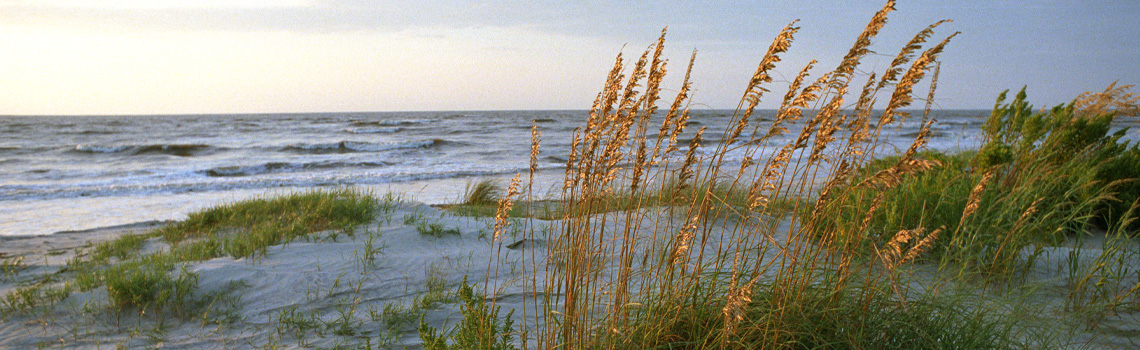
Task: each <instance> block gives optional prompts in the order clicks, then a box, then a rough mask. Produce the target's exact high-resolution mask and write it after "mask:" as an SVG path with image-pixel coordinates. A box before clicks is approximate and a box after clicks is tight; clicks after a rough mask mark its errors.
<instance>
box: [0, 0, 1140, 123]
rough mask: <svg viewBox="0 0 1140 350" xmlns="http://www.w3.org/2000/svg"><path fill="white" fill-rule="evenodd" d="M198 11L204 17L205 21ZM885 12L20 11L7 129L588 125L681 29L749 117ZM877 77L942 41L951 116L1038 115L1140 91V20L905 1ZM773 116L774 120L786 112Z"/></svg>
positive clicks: (494, 7) (298, 6)
mask: <svg viewBox="0 0 1140 350" xmlns="http://www.w3.org/2000/svg"><path fill="white" fill-rule="evenodd" d="M187 3H189V4H192V5H187ZM882 5H883V1H861V0H842V1H840V0H836V1H665V2H652V3H650V2H613V3H605V2H596V1H582V0H573V1H502V0H484V1H472V2H433V3H431V4H425V3H424V2H423V1H419V0H407V1H403V0H401V1H363V0H280V1H276V0H196V1H179V0H102V1H100V0H0V114H20V115H24V114H155V113H247V112H248V113H262V112H336V111H404V110H492V109H586V108H589V107H590V103H591V102H592V101H593V98H594V96H595V95H596V94H597V91H598V89H600V87H601V83H602V79H603V78H604V76H605V74H606V72H607V71H608V69H609V67H610V66H611V65H612V63H613V58H614V57H615V56H616V55H617V53H618V52H624V53H625V55H626V56H627V57H630V58H634V57H636V56H637V55H640V54H641V52H642V51H644V49H645V48H646V47H647V46H648V45H649V44H650V43H652V41H653V40H654V39H656V37H657V36H658V34H659V32H660V30H661V28H663V27H665V26H668V27H669V34H668V42H667V44H666V56H667V57H668V58H670V68H671V69H670V72H671V73H673V79H669V80H667V81H666V84H667V88H668V89H670V90H672V89H676V87H677V81H678V80H679V76H680V75H681V74H682V73H683V68H684V65H685V64H686V63H687V60H688V57H689V54H690V52H691V51H692V50H694V49H696V50H699V53H698V55H697V61H696V65H695V67H694V69H693V82H694V89H695V91H694V93H693V103H694V104H695V106H696V107H698V108H703V107H710V108H731V107H735V106H736V103H737V100H738V99H739V98H740V95H741V93H742V92H743V91H742V90H743V89H744V84H745V82H746V81H747V80H748V79H749V77H750V76H751V74H752V72H753V71H754V70H755V68H756V64H757V63H759V59H760V56H761V55H762V54H763V53H764V51H765V50H766V49H767V48H768V45H769V43H770V42H771V39H772V38H773V37H774V36H775V35H776V33H777V32H778V31H779V30H780V29H781V28H782V27H784V25H786V24H787V23H788V22H790V21H792V20H794V19H800V20H801V21H800V22H799V26H801V27H802V29H801V30H800V32H799V33H798V35H797V36H796V40H795V42H793V44H792V48H791V51H790V52H789V53H788V54H787V55H785V56H784V61H783V62H781V63H780V64H779V66H778V67H777V73H778V74H777V75H776V78H777V80H778V82H776V83H775V84H773V85H772V88H773V90H774V91H777V93H773V94H772V95H771V97H770V98H769V100H775V99H776V98H777V97H776V95H778V94H782V91H779V90H778V89H782V88H783V87H784V86H785V85H786V83H784V82H779V80H790V79H791V78H792V77H793V76H794V75H795V73H796V72H798V71H799V69H800V68H802V66H803V65H804V64H805V63H806V62H807V61H808V60H809V59H812V58H814V59H817V60H819V61H820V62H821V63H820V65H818V68H817V71H818V72H822V71H824V70H830V69H833V68H834V67H835V65H836V64H837V63H838V60H839V59H840V58H841V57H842V56H843V54H844V53H845V52H846V51H847V49H848V48H850V46H851V43H852V41H853V40H854V38H855V37H856V36H857V35H858V34H859V32H860V31H861V30H862V28H863V27H864V26H865V25H866V22H867V20H868V19H869V18H870V17H871V15H873V14H874V13H875V11H877V10H878V9H879V8H880V7H882ZM896 8H897V9H898V11H896V12H894V13H892V15H891V17H890V22H889V23H888V24H887V27H886V28H885V29H884V32H883V33H882V34H881V35H880V36H879V37H878V38H877V39H876V41H875V45H874V46H873V47H872V49H873V50H875V51H876V52H878V53H879V54H878V55H873V56H871V57H869V58H868V61H867V64H866V65H865V66H863V67H862V73H864V74H865V73H869V72H870V71H872V70H873V71H876V72H881V71H882V70H883V69H885V68H886V65H887V64H888V63H889V61H890V59H891V58H893V57H894V55H895V54H896V53H897V52H898V49H899V48H900V47H901V46H902V45H903V44H904V43H905V42H906V41H907V40H909V39H910V37H912V36H913V35H914V33H916V32H917V31H918V30H921V29H922V28H924V27H925V26H926V25H928V24H930V23H933V22H935V21H937V20H940V19H952V20H954V22H953V23H948V24H945V25H943V26H942V27H939V29H938V30H937V32H936V34H935V38H934V39H933V40H941V38H943V37H945V36H946V35H949V34H950V33H953V32H955V31H961V32H962V34H960V35H958V36H957V37H956V38H954V40H953V41H952V42H951V44H950V45H949V47H948V48H947V50H946V51H945V53H944V54H943V55H942V56H941V61H942V62H943V65H942V77H941V79H940V81H939V91H938V95H937V98H936V102H937V104H938V106H940V107H941V108H990V107H992V106H993V102H994V98H995V97H996V96H997V94H998V93H999V92H1001V91H1002V90H1005V89H1019V88H1021V86H1023V85H1028V87H1029V94H1030V99H1031V101H1033V103H1034V104H1035V105H1037V106H1038V107H1044V106H1048V105H1053V104H1057V103H1063V102H1068V101H1069V100H1070V99H1072V98H1073V97H1074V96H1076V95H1077V94H1078V93H1080V92H1083V91H1088V90H1102V89H1104V87H1106V86H1107V85H1108V84H1109V83H1111V82H1113V81H1116V80H1119V81H1120V82H1121V83H1122V84H1136V83H1140V24H1138V23H1137V21H1138V18H1140V2H1138V1H1134V0H1120V1H1025V0H1018V1H976V2H975V1H961V2H953V1H905V0H904V1H899V3H898V5H897V6H896ZM765 106H769V107H770V106H771V104H766V105H765Z"/></svg>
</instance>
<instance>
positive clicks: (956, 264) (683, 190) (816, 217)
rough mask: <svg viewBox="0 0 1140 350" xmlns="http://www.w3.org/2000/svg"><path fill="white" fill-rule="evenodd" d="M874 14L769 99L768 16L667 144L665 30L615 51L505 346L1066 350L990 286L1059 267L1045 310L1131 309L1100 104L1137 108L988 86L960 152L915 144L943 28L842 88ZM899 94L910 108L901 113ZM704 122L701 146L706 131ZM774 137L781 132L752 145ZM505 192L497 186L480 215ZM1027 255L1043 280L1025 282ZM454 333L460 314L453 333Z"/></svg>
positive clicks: (676, 109) (1131, 193) (1121, 186)
mask: <svg viewBox="0 0 1140 350" xmlns="http://www.w3.org/2000/svg"><path fill="white" fill-rule="evenodd" d="M892 10H893V1H892V2H888V3H887V4H886V6H884V7H883V9H882V10H881V11H880V12H878V13H877V14H875V16H874V17H873V18H872V19H871V21H870V23H869V24H868V25H867V27H866V29H865V30H864V31H863V32H862V33H860V34H859V35H858V37H857V38H856V40H855V43H854V45H853V47H852V48H851V50H850V51H849V52H848V54H847V55H846V56H844V57H843V59H842V60H841V63H840V64H839V66H838V67H836V68H835V69H833V70H831V71H827V72H824V73H822V74H819V73H815V74H814V78H812V77H813V75H812V74H813V69H814V68H815V67H814V65H815V62H814V61H813V62H812V63H811V64H809V65H807V66H806V67H803V69H802V71H801V73H800V74H799V75H797V76H796V77H795V79H794V80H793V81H792V82H790V84H789V86H788V87H787V92H786V93H784V94H782V95H775V96H773V94H772V92H771V90H774V89H775V88H774V87H772V86H771V85H772V80H773V79H772V77H771V75H770V74H772V71H773V69H774V68H775V67H776V63H778V62H779V61H780V58H779V56H780V55H781V54H783V53H784V52H786V51H787V50H789V49H790V48H791V46H792V43H793V40H794V36H795V34H796V32H797V30H798V29H799V28H797V27H795V23H794V22H793V23H792V24H790V25H788V26H787V27H785V28H784V29H783V30H782V31H781V32H780V33H779V35H778V36H777V37H776V38H775V40H774V41H773V42H772V44H771V46H770V47H769V49H768V52H767V54H766V55H765V56H764V57H763V59H762V60H761V62H760V64H759V67H758V68H757V70H756V72H755V74H754V75H753V77H752V79H751V80H750V82H749V85H748V86H747V87H745V89H744V92H743V97H742V99H741V101H740V104H739V107H738V109H737V110H736V112H735V113H734V114H733V116H732V118H733V119H732V123H730V125H732V126H731V127H730V128H728V129H727V130H721V131H713V130H705V129H704V128H702V129H700V130H697V131H696V132H695V134H693V136H692V137H691V141H690V142H689V143H688V145H687V147H683V146H685V145H679V144H678V140H679V139H681V138H683V137H682V136H681V135H682V134H683V133H684V132H687V131H689V130H685V128H686V125H687V123H686V121H687V118H688V110H687V104H688V101H689V100H688V93H689V81H688V76H687V75H688V71H686V77H685V79H684V82H683V83H682V85H681V86H680V87H678V88H676V90H677V91H678V93H677V94H676V96H675V97H674V98H673V99H672V100H671V101H668V100H667V102H669V105H668V107H667V109H664V110H658V108H659V107H658V101H659V100H661V99H662V98H663V97H662V96H660V95H659V94H660V93H661V92H662V91H663V90H664V88H663V87H662V86H660V84H661V82H662V80H663V77H664V75H665V73H666V61H665V60H664V59H663V58H662V51H663V46H664V42H665V41H664V33H663V35H662V38H661V39H659V40H658V41H657V42H656V43H655V44H654V45H652V46H650V48H649V49H647V50H646V52H645V53H644V54H643V55H642V56H641V57H640V58H638V59H637V60H636V61H635V62H634V63H633V64H632V67H629V66H626V62H625V61H624V59H623V57H621V56H619V57H618V59H617V62H616V63H615V65H614V66H613V69H612V70H611V71H610V74H609V77H608V79H607V80H606V82H605V85H604V88H603V89H602V92H601V93H599V95H598V97H597V100H596V101H595V103H594V105H593V107H592V108H591V110H590V113H589V117H588V119H587V121H586V124H585V125H584V126H583V127H582V128H581V129H580V132H579V133H577V134H575V138H574V140H573V146H572V149H571V150H570V157H569V160H568V162H567V170H566V177H565V185H564V186H563V188H562V197H561V198H560V199H559V200H560V205H559V209H560V211H561V215H562V216H561V217H560V221H561V226H559V227H558V228H557V229H556V230H554V231H553V233H552V236H547V237H541V238H542V239H547V240H549V241H550V242H551V252H552V253H551V255H550V256H547V257H545V259H543V258H541V257H540V258H538V259H535V260H532V261H531V262H530V263H532V264H533V266H534V269H532V271H543V270H545V271H546V275H545V276H534V277H532V279H531V280H529V281H527V280H526V279H525V278H524V281H523V282H524V283H531V285H532V286H533V289H534V290H535V293H534V294H533V295H532V297H533V299H532V300H531V303H532V304H531V305H533V311H531V312H533V313H534V314H535V315H538V316H537V317H539V318H540V319H541V320H542V321H540V322H537V324H536V325H533V327H528V326H526V325H523V326H522V327H521V329H518V330H516V331H517V332H518V334H520V335H521V336H522V338H524V339H533V341H532V342H531V343H525V342H524V347H526V345H529V346H536V345H537V347H538V348H629V349H649V348H742V349H751V348H791V349H799V348H805V349H807V348H812V349H814V348H842V349H845V348H970V349H973V348H1042V347H1054V346H1079V345H1074V344H1079V343H1080V342H1081V341H1084V340H1074V339H1072V338H1067V337H1065V336H1062V335H1059V334H1061V333H1059V332H1054V331H1050V330H1048V329H1049V328H1050V327H1055V325H1046V324H1044V323H1040V318H1036V319H1035V318H1027V317H1024V316H1023V315H1019V314H1018V313H1017V312H1013V311H1011V310H1018V309H1019V308H1020V309H1022V310H1025V309H1033V310H1040V309H1039V308H1046V309H1048V308H1049V307H1048V306H1043V305H1030V306H1029V307H1027V306H1026V305H1024V304H1018V303H1017V302H1013V301H1010V300H1019V299H1025V298H1030V297H1029V295H1030V294H1027V293H1028V292H1025V291H1026V290H1033V289H1035V288H1037V287H1040V286H1043V285H1046V284H1050V283H1056V280H1058V279H1063V280H1064V282H1061V283H1060V284H1061V285H1062V286H1063V288H1065V289H1066V292H1065V293H1064V294H1066V295H1067V297H1066V299H1065V303H1064V305H1063V306H1059V307H1057V308H1056V309H1049V310H1048V312H1061V313H1062V314H1064V315H1066V317H1070V318H1073V319H1081V320H1084V321H1087V323H1086V324H1085V325H1086V326H1087V327H1089V328H1090V329H1091V328H1093V327H1095V325H1096V323H1097V322H1098V321H1099V320H1101V319H1103V318H1104V317H1105V316H1107V315H1112V314H1114V313H1117V312H1125V313H1127V312H1134V311H1135V310H1136V307H1137V306H1140V299H1138V298H1137V295H1136V291H1137V289H1140V279H1137V277H1136V270H1135V268H1136V266H1134V265H1135V264H1130V263H1128V262H1129V261H1135V259H1136V258H1137V254H1138V253H1140V249H1138V248H1140V246H1138V245H1137V241H1136V235H1135V232H1136V231H1134V230H1133V231H1128V230H1129V229H1130V228H1134V227H1135V225H1134V222H1135V221H1134V218H1135V216H1136V206H1137V205H1138V204H1137V200H1136V196H1137V193H1138V191H1137V187H1136V185H1135V184H1136V178H1137V177H1138V175H1140V170H1137V169H1140V163H1137V159H1138V158H1137V157H1138V156H1140V151H1138V149H1137V146H1136V145H1132V146H1129V143H1128V142H1126V141H1121V140H1120V137H1121V136H1122V135H1123V132H1117V133H1112V134H1110V133H1109V130H1110V128H1111V123H1112V120H1113V118H1114V116H1115V115H1116V114H1117V113H1135V111H1136V101H1137V98H1136V97H1135V96H1133V95H1132V94H1130V93H1128V92H1127V89H1128V88H1129V87H1120V88H1117V87H1115V86H1110V87H1109V88H1108V89H1107V90H1106V91H1105V92H1102V93H1095V94H1093V93H1090V94H1085V95H1082V96H1080V97H1078V98H1077V99H1076V100H1074V102H1073V103H1071V104H1067V105H1062V106H1057V107H1054V108H1052V109H1050V110H1042V111H1040V112H1034V111H1033V108H1032V107H1031V106H1029V105H1028V102H1027V97H1026V96H1025V94H1024V92H1022V93H1019V94H1017V96H1016V97H1015V98H1014V99H1013V100H1012V101H1009V102H1008V103H1007V102H1006V95H1005V94H1002V95H1001V96H999V97H998V99H997V103H996V105H995V108H994V111H993V114H992V116H991V117H990V119H989V120H988V121H987V122H986V123H985V125H984V130H983V132H984V134H985V137H986V140H985V143H984V144H983V145H982V146H981V148H980V150H979V151H977V152H967V153H963V154H949V155H948V154H938V153H930V152H922V150H923V146H924V144H925V142H926V140H927V138H928V137H929V133H930V126H931V125H932V123H935V122H936V121H935V120H934V119H932V118H931V117H930V115H929V112H930V108H931V102H932V100H933V98H934V94H935V90H936V88H937V79H938V67H939V62H938V56H939V54H940V53H941V52H942V51H943V49H944V48H945V47H946V46H947V45H948V44H949V43H950V42H951V39H952V38H953V37H954V36H955V35H956V34H957V33H952V34H949V35H944V36H943V37H942V38H941V39H938V40H933V41H930V40H931V37H932V36H933V35H934V33H935V29H937V28H938V27H939V26H940V25H942V24H944V23H945V22H946V21H942V22H937V23H934V24H931V25H930V26H929V27H927V28H926V29H923V30H922V31H920V32H918V33H917V34H916V35H915V36H914V37H913V39H912V40H911V41H909V42H907V43H905V44H903V46H902V48H901V50H900V51H899V52H898V54H897V56H896V57H895V59H894V60H893V61H892V63H891V65H890V67H888V68H887V69H886V70H885V71H882V72H873V73H870V74H869V75H867V76H865V78H866V80H865V81H855V80H856V78H857V75H856V74H855V72H865V71H867V69H868V68H866V67H861V66H860V62H861V59H863V58H864V57H865V56H866V55H867V54H868V53H869V52H870V51H869V46H870V45H871V43H872V41H873V39H874V38H875V36H876V34H878V32H879V31H880V30H881V29H882V28H883V27H884V26H885V25H886V21H887V15H888V14H889V13H890V12H891V11H892ZM694 57H695V54H694ZM693 62H694V61H693V60H690V61H689V66H688V67H689V70H691V67H692V65H693ZM860 77H862V76H860ZM923 81H927V83H926V84H927V85H925V86H926V91H925V93H922V94H923V95H919V94H920V92H916V89H917V88H918V87H919V84H920V83H921V82H923ZM852 96H857V98H856V99H853V100H848V99H849V98H851V97H852ZM880 96H889V98H880ZM773 97H774V98H777V99H778V100H779V101H780V107H779V108H778V109H777V110H776V111H774V112H773V113H772V115H765V116H763V119H762V116H760V115H757V114H756V111H757V110H756V106H757V105H758V104H759V103H760V101H761V100H763V99H769V98H773ZM915 101H925V102H926V104H925V110H922V111H921V112H920V113H917V112H913V107H916V106H912V104H913V103H914V102H915ZM658 117H659V118H658ZM908 118H921V120H922V125H923V129H922V132H920V133H919V134H918V135H917V137H916V138H915V139H914V140H911V142H910V146H909V147H907V148H906V149H905V150H904V151H902V152H901V154H896V155H892V154H883V153H884V151H883V150H884V149H886V147H884V146H885V145H887V140H883V139H880V135H881V133H882V130H884V128H889V127H892V126H893V125H896V124H898V123H901V122H902V121H903V120H905V119H908ZM651 121H652V122H659V123H660V124H659V127H658V126H657V125H658V124H656V123H653V125H651ZM713 132H719V136H717V137H715V138H714V139H715V140H717V141H716V142H712V143H708V144H706V143H705V142H704V141H703V139H704V138H705V137H706V135H707V133H713ZM784 135H796V136H795V137H794V138H792V139H791V140H793V141H791V142H788V143H786V144H783V145H782V147H781V146H779V145H776V146H775V147H773V146H770V145H769V144H771V143H772V141H773V140H779V139H780V138H779V137H780V136H784ZM537 136H538V135H537V134H536V137H535V144H536V145H537V143H538V137H537ZM891 141H893V142H899V140H891ZM533 149H534V150H537V146H535V147H534V148H533ZM730 152H731V153H733V154H743V155H745V156H744V158H743V161H736V160H733V159H728V158H726V154H728V153H730ZM535 155H537V154H535ZM885 156H890V157H885ZM517 183H524V184H525V181H519V180H518V178H516V182H512V183H511V186H512V187H513V186H515V185H516V184H517ZM777 203H778V204H779V205H776V204H777ZM510 204H511V202H510V200H509V196H507V197H503V200H501V201H500V207H499V211H498V213H499V216H498V219H499V220H500V222H503V223H505V222H506V221H505V220H506V218H507V217H508V215H505V213H509V212H511V210H512V208H511V206H510ZM661 206H664V209H657V208H659V207H661ZM1130 232H1131V233H1130ZM497 235H498V231H496V236H497ZM1090 236H1098V237H1099V239H1097V240H1091V239H1089V240H1086V238H1088V237H1090ZM536 238H539V237H536ZM1086 242H1088V243H1086ZM1091 242H1100V244H1102V245H1103V250H1102V253H1100V254H1099V255H1097V256H1087V255H1086V256H1080V254H1081V252H1082V251H1083V250H1080V249H1069V250H1067V252H1068V253H1067V256H1064V257H1057V255H1061V254H1062V253H1063V251H1062V250H1058V248H1059V247H1062V246H1065V245H1066V244H1067V245H1068V246H1069V247H1072V246H1074V245H1075V246H1076V247H1078V248H1079V247H1083V246H1084V244H1090V245H1091V244H1093V243H1091ZM1049 253H1052V256H1046V255H1050V254H1049ZM1086 254H1091V253H1086ZM1058 260H1062V263H1060V264H1057V263H1056V262H1057V261H1058ZM1046 262H1049V263H1046ZM1048 264H1053V265H1050V266H1049V267H1043V266H1036V265H1048ZM1055 265H1063V266H1055ZM544 266H545V269H544V268H543V267H544ZM1036 267H1040V268H1041V269H1035V268H1036ZM1051 268H1052V270H1050V269H1051ZM1042 269H1044V270H1045V271H1048V272H1051V273H1055V274H1058V275H1059V274H1063V276H1049V279H1047V280H1043V279H1032V278H1030V277H1031V276H1032V275H1033V273H1034V272H1035V271H1041V270H1042ZM915 271H924V272H923V273H917V274H916V273H915ZM494 289H495V286H486V290H494ZM1019 293H1022V294H1019ZM486 298H488V299H489V300H492V301H493V300H494V299H495V296H494V294H493V293H488V294H487V295H486ZM1015 305H1016V306H1015ZM470 311H472V314H469V315H468V317H475V318H477V319H487V318H488V316H487V315H486V314H485V312H486V311H485V309H470ZM494 325H495V323H494V322H493V321H487V322H483V323H482V327H484V328H483V330H484V331H485V332H484V334H485V335H486V337H484V338H482V341H484V343H481V344H482V345H477V346H475V345H472V346H467V345H464V346H461V348H488V347H489V346H490V345H491V344H493V343H494V341H495V339H496V338H495V337H493V336H492V335H495V334H496V333H499V332H501V331H496V329H498V328H495V327H496V326H494ZM465 327H473V326H471V325H470V324H468V323H464V324H462V325H460V326H459V329H458V330H457V333H455V334H466V333H464V332H467V331H469V329H467V328H465ZM425 339H426V338H425ZM433 339H434V338H433ZM438 344H444V343H438ZM452 344H472V343H471V342H470V340H469V339H468V340H465V341H462V342H453V343H452ZM438 348H444V346H442V345H440V346H439V347H438Z"/></svg>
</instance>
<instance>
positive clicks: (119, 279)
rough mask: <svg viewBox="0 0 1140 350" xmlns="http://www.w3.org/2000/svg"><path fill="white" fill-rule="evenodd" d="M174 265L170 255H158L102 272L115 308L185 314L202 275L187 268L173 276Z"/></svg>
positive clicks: (125, 263) (118, 265) (115, 266)
mask: <svg viewBox="0 0 1140 350" xmlns="http://www.w3.org/2000/svg"><path fill="white" fill-rule="evenodd" d="M173 269H174V262H173V261H172V259H170V257H169V256H168V255H155V256H150V257H147V258H143V259H138V260H132V261H129V262H124V263H121V264H117V265H114V266H113V267H111V268H109V269H107V270H105V271H103V272H102V276H103V283H104V284H106V286H107V295H108V297H109V298H110V301H111V306H112V307H115V308H119V309H127V308H131V307H134V308H137V309H140V310H143V309H154V310H163V309H166V308H168V307H169V308H173V309H175V310H176V311H181V310H182V307H183V305H186V302H187V300H188V298H189V296H190V293H191V292H193V291H194V289H195V288H197V286H198V275H197V274H195V273H193V272H190V271H189V270H187V269H186V267H185V266H183V267H182V269H181V270H180V271H179V273H178V274H177V276H172V274H171V270H173Z"/></svg>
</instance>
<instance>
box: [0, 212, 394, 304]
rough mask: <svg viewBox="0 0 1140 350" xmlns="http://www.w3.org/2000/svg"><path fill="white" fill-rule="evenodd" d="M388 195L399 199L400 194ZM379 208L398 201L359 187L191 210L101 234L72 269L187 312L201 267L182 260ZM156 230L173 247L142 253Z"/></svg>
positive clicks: (349, 223) (86, 286)
mask: <svg viewBox="0 0 1140 350" xmlns="http://www.w3.org/2000/svg"><path fill="white" fill-rule="evenodd" d="M386 198H388V199H389V200H393V201H394V197H386ZM377 208H379V209H380V210H384V211H390V210H391V209H392V208H394V206H392V205H391V202H386V203H381V204H380V205H379V206H378V205H377V203H376V200H375V199H374V198H373V197H371V196H369V195H367V194H364V193H361V192H357V191H352V190H327V191H326V190H314V191H309V192H304V193H297V194H291V195H285V196H280V197H274V198H262V199H253V200H247V201H241V202H237V203H233V204H229V205H225V206H220V207H216V208H211V209H207V210H204V211H200V212H197V213H193V214H190V215H189V218H188V219H187V220H185V221H181V222H178V223H175V224H172V225H169V226H166V227H163V228H161V229H158V230H155V231H152V232H149V233H145V234H133V235H124V236H122V237H120V238H118V239H115V240H111V241H107V242H102V243H100V244H98V245H96V246H95V247H93V248H92V250H91V253H90V254H89V255H88V256H86V257H84V256H77V257H76V258H75V259H73V260H72V261H69V262H68V266H67V268H66V270H65V271H70V272H73V273H74V278H75V279H74V284H75V286H76V287H78V288H79V290H82V291H88V290H92V289H95V288H98V287H101V286H105V287H106V288H107V292H108V297H109V298H110V304H111V306H112V307H114V308H118V309H126V308H136V309H139V310H146V309H152V310H167V309H169V310H173V311H176V312H180V311H181V310H182V306H183V305H184V304H186V302H187V298H189V296H190V295H191V293H192V291H193V289H194V288H195V287H196V285H197V275H196V274H194V273H192V272H190V271H188V270H186V269H185V267H184V266H183V267H182V269H180V270H177V271H176V268H178V267H179V266H180V265H181V263H184V262H189V261H201V260H208V259H212V258H217V257H221V256H232V257H235V258H245V257H252V256H256V255H257V254H262V253H264V252H265V251H266V249H267V248H268V247H270V246H273V245H277V244H282V243H286V242H289V241H291V240H293V239H297V238H298V237H303V236H305V235H308V234H310V233H314V232H320V231H326V230H341V231H344V232H347V233H350V234H351V233H352V232H353V230H354V229H355V227H356V226H357V225H361V224H364V223H368V222H371V221H372V220H373V218H374V216H375V215H376V210H377ZM153 238H165V239H166V240H167V242H169V243H170V244H171V246H170V249H169V250H168V251H164V252H158V253H153V254H148V255H139V250H140V249H141V248H142V247H143V245H144V243H145V242H146V241H147V240H150V239H153ZM69 286H70V285H69ZM24 294H26V295H31V294H28V293H24ZM23 296H25V295H13V294H10V295H9V296H8V298H10V299H11V301H12V304H14V305H29V303H28V302H24V301H22V300H23V299H21V298H23ZM64 297H66V295H65V296H64Z"/></svg>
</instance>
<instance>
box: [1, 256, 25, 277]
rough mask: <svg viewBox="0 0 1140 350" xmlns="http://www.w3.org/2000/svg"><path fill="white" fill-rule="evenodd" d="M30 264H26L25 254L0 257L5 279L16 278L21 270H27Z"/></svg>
mask: <svg viewBox="0 0 1140 350" xmlns="http://www.w3.org/2000/svg"><path fill="white" fill-rule="evenodd" d="M27 268H28V266H27V265H26V264H24V257H23V256H10V257H5V258H3V259H0V273H3V275H4V279H6V280H11V279H14V278H15V277H16V276H17V275H19V273H20V272H22V271H24V270H26V269H27Z"/></svg>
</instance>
